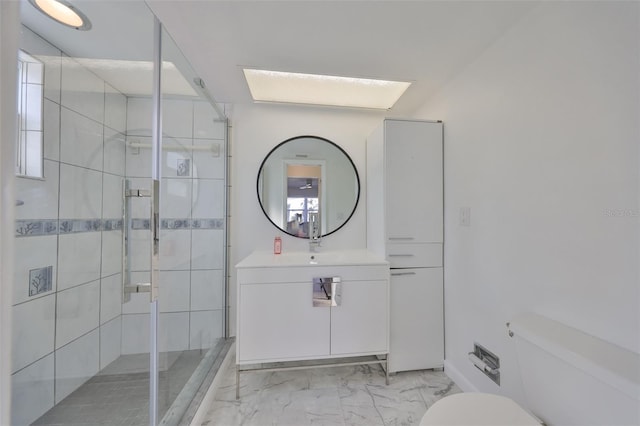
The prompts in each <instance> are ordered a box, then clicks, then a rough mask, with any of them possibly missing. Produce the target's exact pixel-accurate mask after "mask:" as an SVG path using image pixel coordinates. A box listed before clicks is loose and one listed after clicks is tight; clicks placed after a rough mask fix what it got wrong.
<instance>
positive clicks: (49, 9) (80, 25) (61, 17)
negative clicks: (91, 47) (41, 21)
mask: <svg viewBox="0 0 640 426" xmlns="http://www.w3.org/2000/svg"><path fill="white" fill-rule="evenodd" d="M29 3H31V4H32V5H33V6H34V7H35V8H36V9H38V10H39V11H40V12H42V13H44V14H45V15H47V16H48V17H49V18H51V19H53V20H55V21H57V22H59V23H61V24H63V25H66V26H68V27H71V28H75V29H76V30H83V31H87V30H90V29H91V21H89V18H87V17H86V16H85V14H84V13H82V12H81V11H80V10H78V9H77V8H76V7H75V6H73V5H72V4H70V3H69V2H67V1H65V0H29Z"/></svg>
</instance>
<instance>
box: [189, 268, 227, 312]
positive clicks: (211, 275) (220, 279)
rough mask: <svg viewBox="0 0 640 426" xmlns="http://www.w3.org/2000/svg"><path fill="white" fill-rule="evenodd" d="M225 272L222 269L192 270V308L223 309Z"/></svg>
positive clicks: (202, 309) (199, 309) (200, 309)
mask: <svg viewBox="0 0 640 426" xmlns="http://www.w3.org/2000/svg"><path fill="white" fill-rule="evenodd" d="M223 305H224V273H223V271H222V269H217V270H204V271H191V310H192V311H206V310H217V309H222V308H223Z"/></svg>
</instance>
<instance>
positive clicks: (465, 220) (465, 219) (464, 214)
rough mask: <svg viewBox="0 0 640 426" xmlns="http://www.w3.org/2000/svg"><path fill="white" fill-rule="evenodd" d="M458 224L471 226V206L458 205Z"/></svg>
mask: <svg viewBox="0 0 640 426" xmlns="http://www.w3.org/2000/svg"><path fill="white" fill-rule="evenodd" d="M460 226H471V207H460Z"/></svg>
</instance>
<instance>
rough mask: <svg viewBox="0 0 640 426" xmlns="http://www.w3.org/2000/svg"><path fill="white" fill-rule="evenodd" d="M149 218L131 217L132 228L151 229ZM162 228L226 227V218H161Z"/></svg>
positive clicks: (219, 228) (218, 228)
mask: <svg viewBox="0 0 640 426" xmlns="http://www.w3.org/2000/svg"><path fill="white" fill-rule="evenodd" d="M150 226H151V225H150V222H149V219H131V229H134V230H143V229H149V227H150ZM160 229H174V230H180V229H181V230H189V229H217V230H222V229H224V219H161V220H160Z"/></svg>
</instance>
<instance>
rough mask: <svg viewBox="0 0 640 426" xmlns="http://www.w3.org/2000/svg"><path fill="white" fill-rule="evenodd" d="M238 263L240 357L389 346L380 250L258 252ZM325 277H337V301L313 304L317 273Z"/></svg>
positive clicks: (256, 359) (288, 357)
mask: <svg viewBox="0 0 640 426" xmlns="http://www.w3.org/2000/svg"><path fill="white" fill-rule="evenodd" d="M311 256H313V257H314V259H311ZM236 268H237V277H238V289H237V295H238V317H237V318H238V324H237V336H236V355H237V358H236V360H237V361H236V362H237V363H238V364H240V365H242V364H255V363H265V362H279V361H296V360H310V359H327V358H338V357H340V358H341V357H348V356H361V355H386V354H387V353H388V352H389V265H388V263H387V262H386V261H385V260H384V259H383V258H381V257H380V256H375V255H373V254H371V253H369V252H367V251H366V250H362V251H352V252H350V253H347V254H345V253H343V252H341V253H340V254H339V255H337V256H333V255H331V254H329V253H314V254H309V253H297V254H291V255H287V254H286V253H285V254H282V255H273V254H270V253H262V252H256V253H253V254H252V255H250V256H249V257H247V258H246V259H244V260H243V261H242V262H240V263H239V264H238V265H236ZM327 277H332V278H333V277H339V281H340V282H339V283H338V284H337V286H336V287H335V288H334V293H333V294H334V295H337V296H336V297H334V299H337V300H336V302H335V303H334V304H335V306H331V304H332V303H331V301H330V300H326V302H327V303H324V301H323V300H321V301H320V305H319V306H314V285H313V280H314V278H327ZM316 293H318V292H317V291H316ZM316 297H317V294H316Z"/></svg>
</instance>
